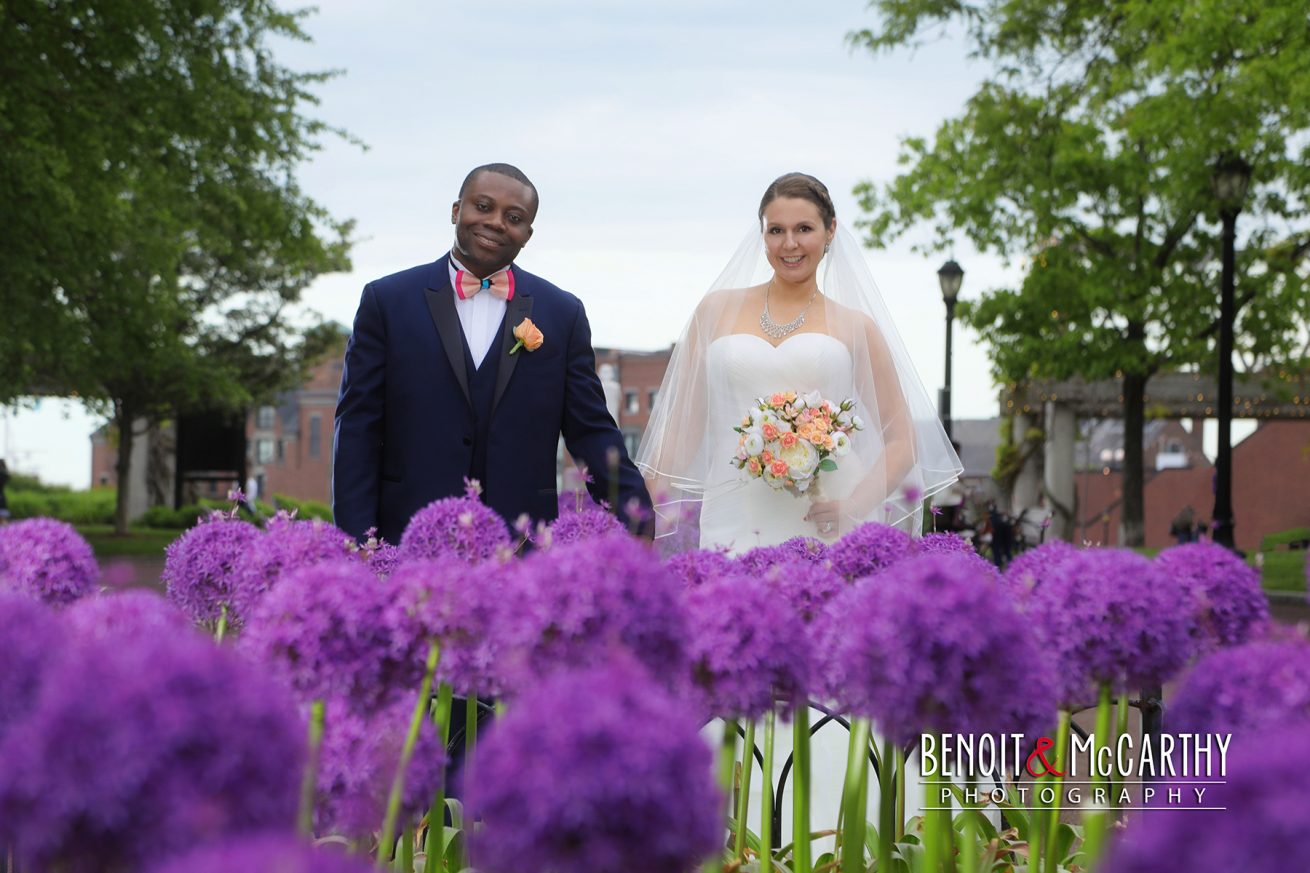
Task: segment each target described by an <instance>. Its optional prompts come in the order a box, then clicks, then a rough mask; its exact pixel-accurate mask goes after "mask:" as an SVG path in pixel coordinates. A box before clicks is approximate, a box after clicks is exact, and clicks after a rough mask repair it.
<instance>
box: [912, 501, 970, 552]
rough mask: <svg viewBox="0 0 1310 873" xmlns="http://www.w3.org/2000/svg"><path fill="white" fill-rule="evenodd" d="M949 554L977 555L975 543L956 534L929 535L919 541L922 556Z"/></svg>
mask: <svg viewBox="0 0 1310 873" xmlns="http://www.w3.org/2000/svg"><path fill="white" fill-rule="evenodd" d="M935 508H936V507H934V509H935ZM947 553H958V554H966V555H967V554H976V552H974V549H973V543H971V542H969V541H968V540H966V539H965V538H964V537H962V536H960V535H959V534H956V533H929V534H924V535H923V539H921V540H919V554H921V555H942V554H947Z"/></svg>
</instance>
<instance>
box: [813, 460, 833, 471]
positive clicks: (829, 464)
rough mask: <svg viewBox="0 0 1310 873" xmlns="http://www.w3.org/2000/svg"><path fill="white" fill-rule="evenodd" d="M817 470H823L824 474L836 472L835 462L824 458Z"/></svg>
mask: <svg viewBox="0 0 1310 873" xmlns="http://www.w3.org/2000/svg"><path fill="white" fill-rule="evenodd" d="M818 469H820V470H823V471H824V472H829V471H832V470H836V469H837V462H836V461H834V460H833V459H832V458H824V459H823V460H822V461H820V462H819V467H818Z"/></svg>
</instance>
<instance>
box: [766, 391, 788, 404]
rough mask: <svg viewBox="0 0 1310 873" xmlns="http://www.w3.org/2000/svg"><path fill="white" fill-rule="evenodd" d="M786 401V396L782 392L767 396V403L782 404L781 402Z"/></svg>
mask: <svg viewBox="0 0 1310 873" xmlns="http://www.w3.org/2000/svg"><path fill="white" fill-rule="evenodd" d="M786 402H787V397H786V395H784V394H774V395H773V396H772V397H770V398H769V403H770V404H772V405H773V406H782V404H784V403H786Z"/></svg>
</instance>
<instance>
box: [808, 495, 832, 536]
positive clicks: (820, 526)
mask: <svg viewBox="0 0 1310 873" xmlns="http://www.w3.org/2000/svg"><path fill="white" fill-rule="evenodd" d="M805 520H806V521H812V522H814V527H815V529H816V530H817V531H818V532H819V535H820V536H823V537H834V536H836V535H837V527H838V523H839V522H840V520H841V503H840V502H839V501H836V500H824V501H822V502H820V503H814V504H811V505H810V511H809V512H807V513H806V514H805Z"/></svg>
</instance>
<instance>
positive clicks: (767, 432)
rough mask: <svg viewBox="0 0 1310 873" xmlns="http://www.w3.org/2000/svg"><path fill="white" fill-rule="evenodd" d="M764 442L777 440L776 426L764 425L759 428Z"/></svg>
mask: <svg viewBox="0 0 1310 873" xmlns="http://www.w3.org/2000/svg"><path fill="white" fill-rule="evenodd" d="M760 432H761V433H763V434H764V438H765V439H766V440H776V439H777V438H778V426H777V425H776V424H766V425H764V427H762V428H760Z"/></svg>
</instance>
